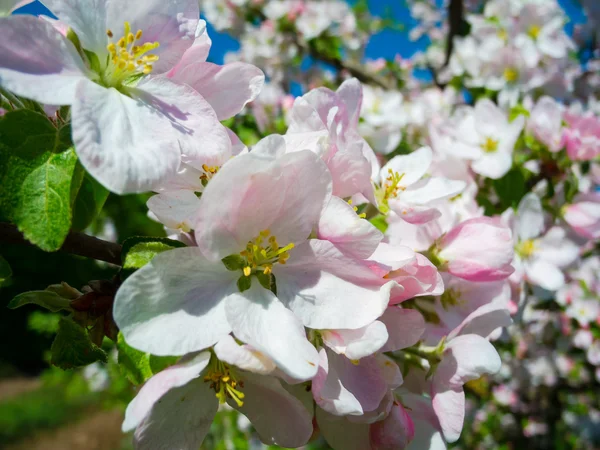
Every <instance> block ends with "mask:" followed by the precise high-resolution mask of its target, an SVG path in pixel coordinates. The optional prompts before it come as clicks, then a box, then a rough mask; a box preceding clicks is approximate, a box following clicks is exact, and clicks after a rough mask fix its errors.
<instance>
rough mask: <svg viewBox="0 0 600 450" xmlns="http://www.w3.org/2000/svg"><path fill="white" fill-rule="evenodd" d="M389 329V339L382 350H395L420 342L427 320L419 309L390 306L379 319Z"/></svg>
mask: <svg viewBox="0 0 600 450" xmlns="http://www.w3.org/2000/svg"><path fill="white" fill-rule="evenodd" d="M379 320H380V321H381V322H383V323H384V324H385V326H386V328H387V331H388V335H389V338H388V341H387V342H386V344H385V345H384V346H383V348H382V349H381V351H382V352H393V351H396V350H402V349H403V348H407V347H411V346H413V345H415V344H416V343H417V342H419V339H421V336H422V335H423V333H424V332H425V320H424V319H423V316H422V315H421V313H420V312H419V311H416V310H414V309H402V308H399V307H398V306H390V307H389V308H388V309H386V310H385V312H384V313H383V316H381V318H380V319H379Z"/></svg>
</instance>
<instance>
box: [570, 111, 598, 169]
mask: <svg viewBox="0 0 600 450" xmlns="http://www.w3.org/2000/svg"><path fill="white" fill-rule="evenodd" d="M564 119H565V121H566V122H567V124H568V125H569V127H568V128H567V129H566V130H565V138H566V143H567V154H568V155H569V158H571V159H572V160H574V161H590V160H592V159H594V158H595V157H596V156H598V155H600V120H599V119H598V118H597V117H596V116H595V115H594V114H593V113H592V112H588V113H586V114H583V115H576V114H572V113H569V112H567V113H566V114H565V117H564Z"/></svg>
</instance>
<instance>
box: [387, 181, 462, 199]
mask: <svg viewBox="0 0 600 450" xmlns="http://www.w3.org/2000/svg"><path fill="white" fill-rule="evenodd" d="M466 186H467V184H466V183H465V182H464V181H460V180H448V179H446V178H438V177H430V178H426V179H424V180H420V181H418V182H416V183H413V184H412V185H411V186H409V187H408V188H407V189H406V190H405V191H403V192H402V193H401V194H400V195H399V198H401V199H402V201H403V202H406V203H409V204H416V205H426V204H428V203H430V202H433V201H436V200H441V199H444V198H451V197H454V196H456V195H458V194H460V193H461V192H462V191H463V190H464V189H465V187H466Z"/></svg>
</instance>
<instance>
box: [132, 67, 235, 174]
mask: <svg viewBox="0 0 600 450" xmlns="http://www.w3.org/2000/svg"><path fill="white" fill-rule="evenodd" d="M128 93H129V94H130V95H131V96H132V97H133V98H134V99H135V100H138V101H141V102H142V103H145V104H146V105H144V106H145V107H146V108H147V107H148V106H150V107H151V109H153V110H154V111H151V112H152V113H153V114H154V115H157V116H159V118H160V119H162V120H163V121H165V120H166V121H168V124H169V126H170V128H169V129H168V130H165V131H164V132H165V133H166V137H165V138H164V139H168V140H169V141H170V142H173V141H174V140H175V139H177V140H178V141H179V147H180V149H181V158H182V161H183V162H184V163H188V164H190V165H192V166H194V167H195V168H196V169H202V165H203V164H206V165H208V166H221V165H223V164H224V163H225V162H226V161H228V160H229V158H231V156H232V139H231V137H230V135H229V132H228V131H227V128H225V127H224V126H223V125H221V123H220V122H219V119H217V115H216V114H215V112H214V110H213V109H212V106H210V104H209V103H208V102H207V101H206V100H205V99H204V98H203V97H202V96H201V95H199V94H198V93H197V92H196V91H194V90H193V89H192V88H190V87H189V86H185V85H182V84H178V83H175V82H173V81H171V80H169V79H168V78H165V77H149V78H144V79H143V80H142V81H140V82H139V83H138V85H137V86H136V87H135V88H132V89H129V90H128Z"/></svg>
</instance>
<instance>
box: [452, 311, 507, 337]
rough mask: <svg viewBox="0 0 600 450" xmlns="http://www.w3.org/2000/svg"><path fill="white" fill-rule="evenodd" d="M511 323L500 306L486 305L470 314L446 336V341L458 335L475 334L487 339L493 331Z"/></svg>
mask: <svg viewBox="0 0 600 450" xmlns="http://www.w3.org/2000/svg"><path fill="white" fill-rule="evenodd" d="M511 323H512V319H511V317H510V312H509V311H508V310H507V309H506V308H505V307H504V305H502V304H498V303H487V304H484V305H482V306H480V307H479V308H477V309H476V310H475V311H473V312H472V313H471V314H469V315H468V316H467V317H466V318H465V319H464V320H463V321H462V322H461V324H460V325H459V326H458V327H456V328H455V329H454V330H452V332H451V333H450V334H449V335H448V340H451V339H454V337H455V336H458V335H466V334H476V335H478V336H482V337H484V338H487V337H488V336H489V335H490V334H491V333H492V332H493V331H494V330H496V329H497V328H500V327H507V326H509V325H510V324H511Z"/></svg>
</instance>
